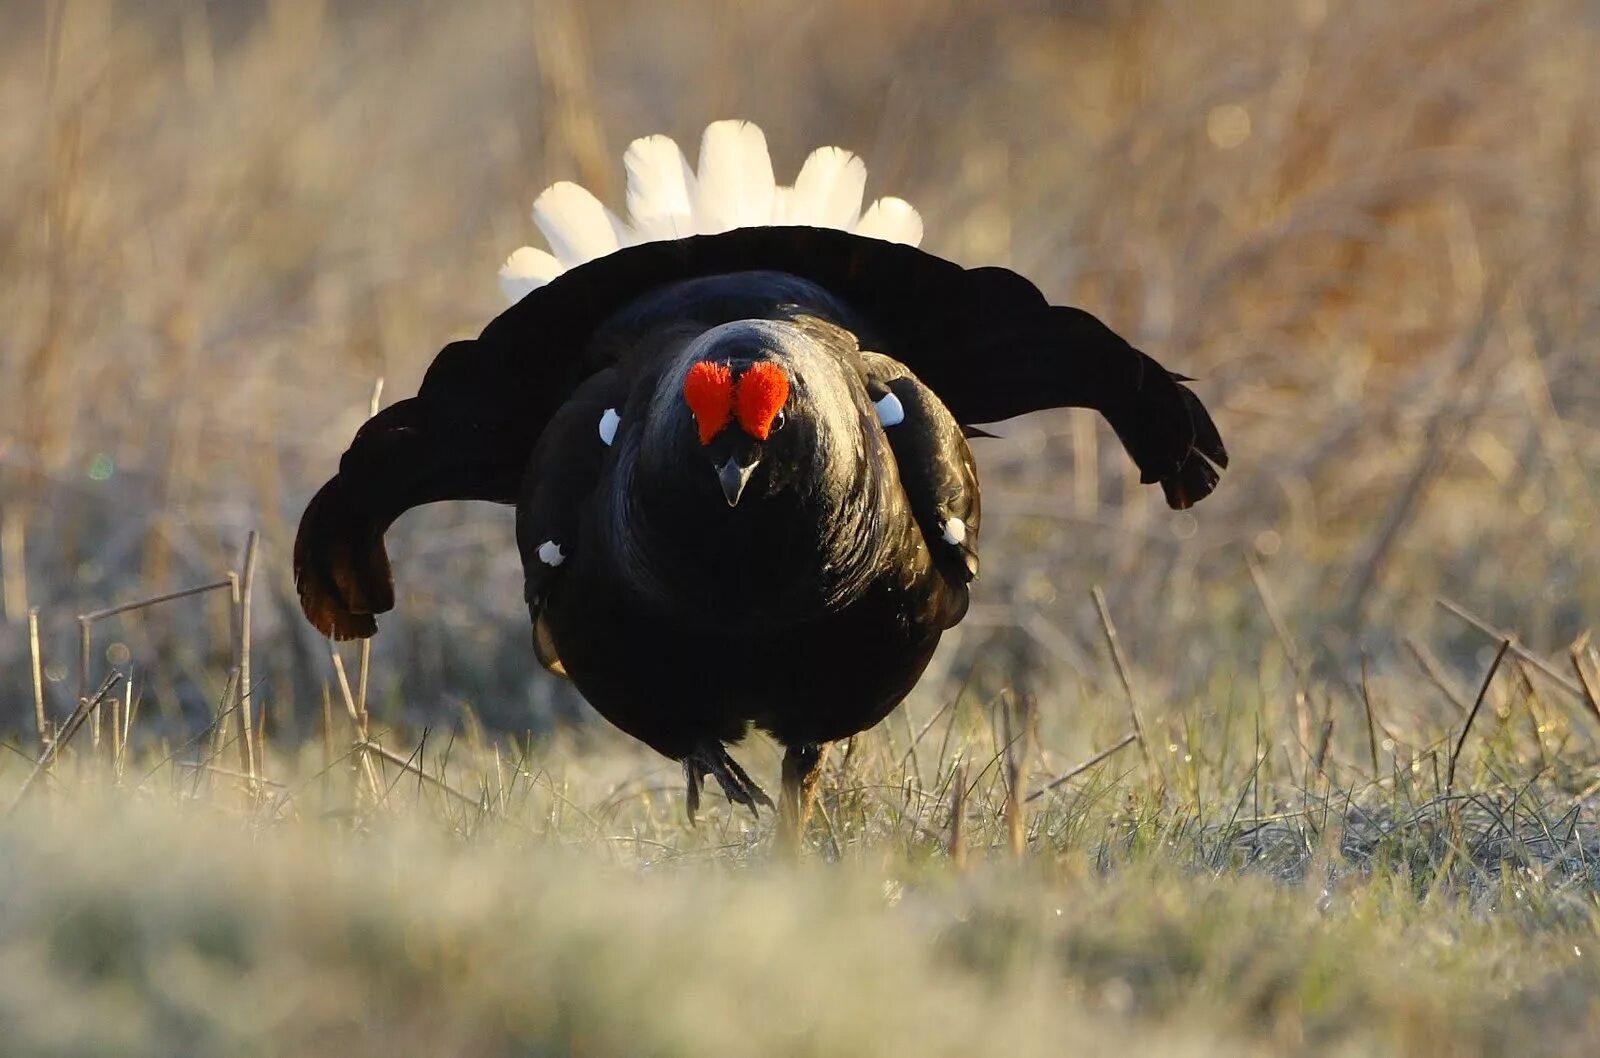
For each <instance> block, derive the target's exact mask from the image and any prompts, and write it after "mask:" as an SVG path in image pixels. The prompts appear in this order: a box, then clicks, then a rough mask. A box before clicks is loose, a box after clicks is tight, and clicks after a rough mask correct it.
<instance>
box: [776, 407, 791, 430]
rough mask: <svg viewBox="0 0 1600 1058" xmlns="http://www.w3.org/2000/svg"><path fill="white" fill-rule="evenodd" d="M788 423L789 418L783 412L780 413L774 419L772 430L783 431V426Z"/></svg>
mask: <svg viewBox="0 0 1600 1058" xmlns="http://www.w3.org/2000/svg"><path fill="white" fill-rule="evenodd" d="M788 421H789V419H788V417H787V416H785V415H784V414H783V412H782V411H779V412H778V414H777V415H774V416H773V417H772V428H773V429H774V430H781V429H783V424H784V423H786V422H788Z"/></svg>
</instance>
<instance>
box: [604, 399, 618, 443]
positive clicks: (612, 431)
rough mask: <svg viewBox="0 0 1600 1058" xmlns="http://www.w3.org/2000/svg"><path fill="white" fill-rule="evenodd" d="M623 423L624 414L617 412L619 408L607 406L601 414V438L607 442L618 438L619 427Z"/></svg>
mask: <svg viewBox="0 0 1600 1058" xmlns="http://www.w3.org/2000/svg"><path fill="white" fill-rule="evenodd" d="M621 423H622V416H620V415H618V414H617V409H615V408H607V409H606V410H605V413H604V414H602V415H601V416H600V440H602V441H604V442H605V443H606V444H608V445H609V444H610V443H611V442H613V441H615V440H616V439H617V427H618V426H619V425H621Z"/></svg>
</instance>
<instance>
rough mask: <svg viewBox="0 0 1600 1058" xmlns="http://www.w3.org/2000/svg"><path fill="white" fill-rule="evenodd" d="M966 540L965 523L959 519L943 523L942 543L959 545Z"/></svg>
mask: <svg viewBox="0 0 1600 1058" xmlns="http://www.w3.org/2000/svg"><path fill="white" fill-rule="evenodd" d="M966 538H967V523H966V522H963V521H962V520H961V519H960V518H952V519H950V520H949V521H948V522H945V523H944V542H945V543H947V544H956V545H958V546H959V545H960V544H961V542H962V541H964V540H966Z"/></svg>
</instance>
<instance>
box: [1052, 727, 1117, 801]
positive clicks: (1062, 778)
mask: <svg viewBox="0 0 1600 1058" xmlns="http://www.w3.org/2000/svg"><path fill="white" fill-rule="evenodd" d="M1137 741H1139V735H1138V732H1135V731H1129V732H1128V733H1127V734H1126V735H1123V736H1122V737H1121V738H1120V739H1118V740H1117V741H1116V743H1114V744H1113V745H1110V746H1107V747H1106V748H1105V749H1103V750H1101V751H1100V752H1099V753H1096V754H1095V755H1094V756H1092V757H1090V758H1089V759H1088V760H1086V761H1084V762H1083V763H1082V764H1079V765H1076V766H1075V767H1072V768H1068V769H1067V770H1066V771H1064V772H1062V773H1061V774H1060V775H1057V776H1056V777H1055V778H1054V779H1051V780H1050V781H1049V782H1047V783H1045V784H1044V785H1043V786H1041V787H1039V788H1038V789H1037V790H1035V791H1033V793H1031V794H1029V795H1028V800H1029V801H1037V800H1038V799H1039V798H1041V797H1043V796H1044V795H1045V794H1047V793H1049V792H1050V791H1051V790H1054V789H1056V788H1057V787H1059V786H1061V785H1063V784H1065V783H1068V782H1071V781H1072V780H1073V779H1076V778H1077V777H1078V776H1080V775H1082V774H1083V773H1084V772H1086V771H1088V770H1089V769H1090V768H1092V767H1094V766H1095V765H1096V764H1099V763H1101V762H1102V761H1104V760H1106V759H1107V758H1109V757H1111V756H1112V755H1113V754H1115V753H1119V752H1121V751H1122V750H1124V749H1127V748H1128V747H1129V746H1131V745H1133V744H1134V743H1135V742H1137Z"/></svg>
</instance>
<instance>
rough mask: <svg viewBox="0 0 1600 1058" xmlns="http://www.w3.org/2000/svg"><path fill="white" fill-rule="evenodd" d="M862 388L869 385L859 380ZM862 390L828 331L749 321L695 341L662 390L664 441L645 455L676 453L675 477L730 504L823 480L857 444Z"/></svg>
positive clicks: (659, 408)
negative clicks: (853, 381) (666, 440)
mask: <svg viewBox="0 0 1600 1058" xmlns="http://www.w3.org/2000/svg"><path fill="white" fill-rule="evenodd" d="M856 388H860V387H859V386H857V387H856ZM857 398H858V395H857V394H855V393H854V392H853V391H852V388H851V386H850V377H849V374H848V373H847V371H846V368H845V364H844V361H843V360H842V359H841V358H840V356H839V354H838V352H837V351H836V350H834V349H832V348H831V346H830V344H829V342H828V341H827V339H826V336H825V335H821V334H819V333H817V332H815V331H814V330H811V329H805V328H801V327H799V326H797V325H795V324H791V323H788V322H784V321H772V320H742V321H738V322H735V323H727V324H723V325H721V326H719V327H714V328H712V329H711V330H708V331H706V332H705V333H703V334H701V335H700V336H698V337H697V338H696V339H695V340H694V341H691V342H690V343H688V344H687V345H686V346H685V348H684V349H683V350H682V352H681V353H680V355H679V356H678V357H677V358H675V360H674V362H673V364H672V366H671V367H670V368H669V370H668V371H667V372H666V374H665V376H664V378H663V380H662V384H661V386H660V387H659V389H658V390H657V397H656V400H655V401H654V402H653V404H654V406H653V407H652V417H653V418H656V419H657V422H658V425H659V428H660V432H652V433H651V436H652V437H654V438H656V439H657V440H658V441H659V440H662V439H663V438H670V443H664V444H661V445H660V447H659V449H657V450H655V451H650V450H648V447H649V446H648V441H647V451H646V452H645V453H643V455H644V459H645V461H646V464H647V465H648V464H650V463H653V462H655V461H656V458H658V457H662V458H666V459H670V461H671V463H672V464H673V470H674V471H675V472H676V473H674V474H673V475H672V476H673V477H675V478H677V479H678V480H679V481H680V482H682V481H683V475H684V469H683V468H684V467H688V468H689V469H688V471H687V477H688V481H687V482H683V483H684V484H686V485H687V486H688V487H689V488H690V489H692V490H693V491H695V492H697V493H699V494H703V495H705V496H707V498H709V497H710V496H711V495H713V494H715V495H720V497H721V499H722V500H723V501H725V502H726V504H727V506H729V507H737V506H738V505H739V503H740V501H741V500H745V501H746V502H748V499H749V497H752V496H771V495H774V494H777V493H779V492H782V491H783V490H785V489H788V488H791V487H793V486H795V485H797V484H804V485H807V486H810V485H813V484H820V483H822V482H823V481H825V480H826V479H827V478H828V477H829V476H830V474H832V473H835V472H838V471H841V470H843V469H845V468H843V467H836V466H835V464H836V463H837V462H838V460H836V459H835V458H834V457H835V455H837V454H840V453H843V454H844V455H845V456H846V457H848V455H849V453H850V452H852V451H854V450H856V449H858V448H859V445H860V441H859V432H860V426H859V421H860V415H859V410H858V407H857V405H858V403H859V401H858V399H857Z"/></svg>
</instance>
